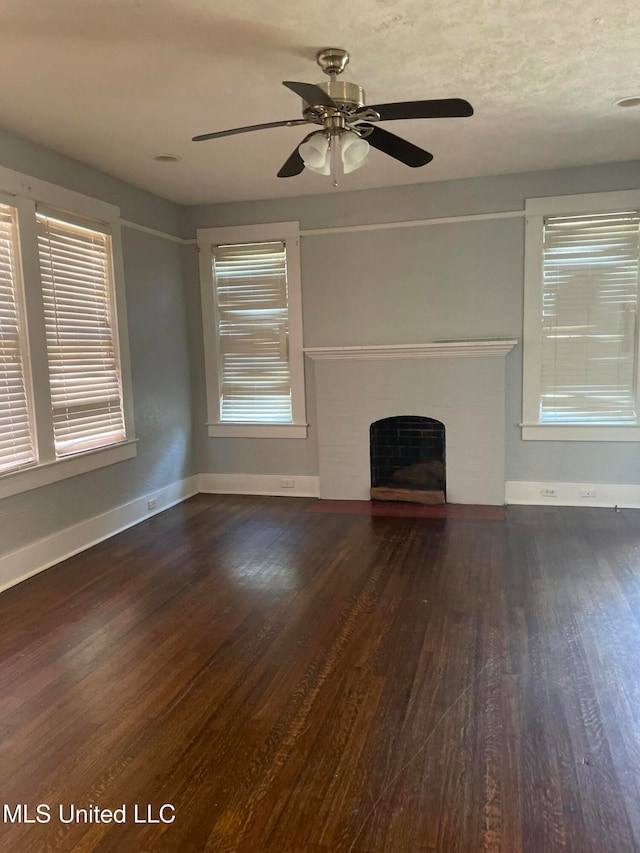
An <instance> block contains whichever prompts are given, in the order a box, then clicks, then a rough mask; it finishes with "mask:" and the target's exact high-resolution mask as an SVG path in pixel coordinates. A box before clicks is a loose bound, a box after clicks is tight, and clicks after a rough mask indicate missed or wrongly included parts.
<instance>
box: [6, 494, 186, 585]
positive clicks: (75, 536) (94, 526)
mask: <svg viewBox="0 0 640 853" xmlns="http://www.w3.org/2000/svg"><path fill="white" fill-rule="evenodd" d="M197 492H198V482H197V477H188V478H187V479H185V480H178V482H176V483H171V484H170V485H169V486H165V487H164V488H163V489H159V490H158V491H156V492H152V493H150V494H148V495H143V497H140V498H136V500H134V501H131V502H130V503H127V504H123V505H122V506H119V507H116V508H115V509H112V510H109V511H108V512H105V513H102V514H101V515H95V516H93V518H89V519H87V520H86V521H82V522H81V523H80V524H74V525H73V526H72V527H66V528H65V529H64V530H60V531H58V532H57V533H54V534H52V535H51V536H46V537H45V538H44V539H38V540H37V541H36V542H31V543H30V544H29V545H25V546H24V547H23V548H18V549H17V550H16V551H11V552H10V553H8V554H5V555H4V556H3V557H0V592H2V591H3V590H5V589H8V588H9V587H10V586H14V585H15V584H17V583H20V582H21V581H24V580H26V579H27V578H30V577H31V576H32V575H35V574H38V572H42V571H44V570H45V569H48V568H50V567H51V566H53V565H55V564H56V563H60V562H62V560H66V559H67V558H68V557H73V555H74V554H78V553H79V552H80V551H84V550H86V549H87V548H90V547H91V546H92V545H96V544H97V543H98V542H102V541H103V540H104V539H108V538H109V537H110V536H114V535H115V534H116V533H120V531H122V530H126V529H127V528H128V527H133V525H134V524H139V523H140V522H141V521H145V520H146V519H147V518H151V516H152V515H157V513H159V512H162V511H163V510H165V509H168V508H169V507H170V506H174V504H177V503H180V502H181V501H184V500H186V499H187V498H190V497H191V496H192V495H195V494H197ZM150 500H154V501H156V505H155V507H154V508H153V509H149V508H148V504H147V502H148V501H150Z"/></svg>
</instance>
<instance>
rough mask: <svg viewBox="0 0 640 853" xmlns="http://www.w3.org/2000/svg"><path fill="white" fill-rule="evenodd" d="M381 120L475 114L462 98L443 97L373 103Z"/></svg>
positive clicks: (372, 108)
mask: <svg viewBox="0 0 640 853" xmlns="http://www.w3.org/2000/svg"><path fill="white" fill-rule="evenodd" d="M368 109H370V110H375V111H376V112H377V113H378V115H379V116H380V121H393V120H394V119H403V118H462V117H464V116H472V115H473V107H472V106H471V104H470V103H469V101H464V100H463V99H462V98H441V99H440V100H436V101H399V102H398V103H396V104H371V105H370V106H369V107H368Z"/></svg>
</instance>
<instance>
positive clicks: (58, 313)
mask: <svg viewBox="0 0 640 853" xmlns="http://www.w3.org/2000/svg"><path fill="white" fill-rule="evenodd" d="M1 185H4V187H6V189H7V190H8V193H7V194H6V195H4V194H2V195H1V196H0V497H4V496H7V495H10V494H15V493H17V492H21V491H25V490H27V489H31V488H35V487H37V486H41V485H44V484H46V483H50V482H54V481H55V480H59V479H62V478H64V477H69V476H73V475H75V474H79V473H83V472H85V471H89V470H92V469H94V468H99V467H103V466H104V465H109V464H112V463H113V462H118V461H121V460H123V459H128V458H131V457H132V456H135V440H134V437H133V419H132V405H131V383H130V376H129V370H128V352H127V349H126V346H125V345H124V344H125V342H126V337H125V341H123V340H122V334H119V329H120V332H121V333H122V330H124V329H126V315H125V313H124V300H123V293H122V270H121V253H120V244H119V236H120V235H119V227H118V211H117V208H114V207H112V206H111V205H107V204H104V203H102V202H97V201H94V200H92V199H87V198H86V197H85V196H81V195H79V194H77V193H73V192H70V191H67V190H62V189H60V188H58V187H53V186H52V185H50V184H45V183H44V182H41V181H35V180H31V179H28V182H27V180H26V179H25V178H24V176H21V175H17V174H16V173H14V172H11V171H10V170H7V169H0V186H1ZM16 190H17V192H16ZM9 193H11V194H9ZM71 210H72V211H73V213H71V212H70V211H71Z"/></svg>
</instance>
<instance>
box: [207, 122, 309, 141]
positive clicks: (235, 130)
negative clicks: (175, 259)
mask: <svg viewBox="0 0 640 853" xmlns="http://www.w3.org/2000/svg"><path fill="white" fill-rule="evenodd" d="M298 124H309V122H308V121H307V120H306V118H292V119H289V120H288V121H269V122H267V123H266V124H249V125H247V127H234V128H232V129H231V130H217V131H216V132H215V133H202V134H200V136H194V137H193V139H192V140H191V141H192V142H204V141H205V140H206V139H219V138H220V137H221V136H235V134H236V133H249V132H250V131H252V130H265V128H268V127H294V126H295V125H298Z"/></svg>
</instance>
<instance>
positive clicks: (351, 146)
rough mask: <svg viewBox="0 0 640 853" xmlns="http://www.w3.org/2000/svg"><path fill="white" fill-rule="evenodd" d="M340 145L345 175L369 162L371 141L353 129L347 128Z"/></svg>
mask: <svg viewBox="0 0 640 853" xmlns="http://www.w3.org/2000/svg"><path fill="white" fill-rule="evenodd" d="M340 145H341V154H342V167H343V169H344V173H345V175H348V174H349V173H350V172H355V171H356V169H359V168H360V167H361V166H364V164H365V163H366V162H367V157H368V155H369V143H368V142H367V140H366V139H363V138H362V137H361V136H358V134H357V133H355V132H354V131H353V130H347V131H345V133H343V134H342V136H341V138H340Z"/></svg>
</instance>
